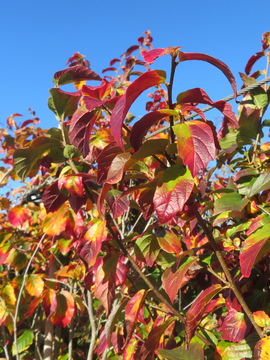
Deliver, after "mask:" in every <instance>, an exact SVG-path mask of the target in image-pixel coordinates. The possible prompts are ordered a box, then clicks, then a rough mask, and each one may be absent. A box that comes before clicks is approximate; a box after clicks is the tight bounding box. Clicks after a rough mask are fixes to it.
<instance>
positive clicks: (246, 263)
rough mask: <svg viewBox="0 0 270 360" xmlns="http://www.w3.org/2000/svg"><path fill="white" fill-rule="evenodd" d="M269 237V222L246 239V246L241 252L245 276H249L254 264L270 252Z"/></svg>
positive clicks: (242, 268) (242, 269)
mask: <svg viewBox="0 0 270 360" xmlns="http://www.w3.org/2000/svg"><path fill="white" fill-rule="evenodd" d="M269 237H270V223H267V224H265V225H264V226H263V227H262V228H260V229H258V230H257V231H255V232H254V233H252V234H251V235H250V236H249V237H248V238H247V239H246V240H245V246H246V248H245V250H244V253H242V254H240V266H241V272H242V274H243V276H245V277H249V276H250V273H251V270H252V267H253V265H254V264H256V263H257V262H258V261H259V260H260V259H261V258H262V257H263V256H264V255H265V254H267V253H268V252H270V243H269V241H268V240H269Z"/></svg>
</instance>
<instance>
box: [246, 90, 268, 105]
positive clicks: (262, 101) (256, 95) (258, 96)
mask: <svg viewBox="0 0 270 360" xmlns="http://www.w3.org/2000/svg"><path fill="white" fill-rule="evenodd" d="M250 95H251V97H252V100H253V101H254V104H255V106H256V108H257V109H262V108H264V107H265V106H267V104H268V96H267V93H266V92H265V90H264V89H263V88H262V87H261V86H259V87H257V88H255V89H253V90H251V91H250Z"/></svg>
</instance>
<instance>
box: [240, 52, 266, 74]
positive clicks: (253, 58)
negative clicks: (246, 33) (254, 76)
mask: <svg viewBox="0 0 270 360" xmlns="http://www.w3.org/2000/svg"><path fill="white" fill-rule="evenodd" d="M262 56H264V52H263V51H259V52H257V53H256V55H252V56H251V58H250V59H249V60H248V62H247V65H246V67H245V73H246V74H247V75H249V74H250V71H251V69H252V67H253V65H254V64H255V62H257V61H258V60H259V59H260V58H261V57H262Z"/></svg>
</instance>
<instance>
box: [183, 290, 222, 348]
mask: <svg viewBox="0 0 270 360" xmlns="http://www.w3.org/2000/svg"><path fill="white" fill-rule="evenodd" d="M221 289H222V286H221V285H220V284H216V285H212V286H210V287H209V288H208V289H206V290H204V292H203V293H201V294H200V295H199V296H198V297H197V298H196V300H195V302H194V303H193V304H192V305H191V308H190V309H189V310H188V312H187V317H186V324H185V333H186V340H185V347H186V349H188V346H189V343H190V340H191V338H192V336H193V334H194V332H195V330H196V328H197V326H198V325H199V324H200V322H201V320H202V317H203V314H204V311H205V308H206V306H207V304H208V302H209V301H210V300H211V299H212V298H213V297H214V296H215V295H216V294H217V293H218V292H219V291H220V290H221Z"/></svg>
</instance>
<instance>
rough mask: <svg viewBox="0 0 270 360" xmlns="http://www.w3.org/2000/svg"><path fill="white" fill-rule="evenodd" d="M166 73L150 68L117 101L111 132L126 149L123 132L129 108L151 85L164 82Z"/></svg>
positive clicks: (112, 117)
mask: <svg viewBox="0 0 270 360" xmlns="http://www.w3.org/2000/svg"><path fill="white" fill-rule="evenodd" d="M165 79H166V73H165V72H164V71H162V70H150V71H147V72H146V73H144V74H142V75H141V76H140V77H139V78H138V79H136V80H135V81H134V82H133V83H132V84H131V85H130V86H129V87H128V88H127V91H126V92H125V94H124V95H122V96H121V98H120V99H119V100H118V102H117V103H116V105H115V107H114V109H113V111H112V116H111V132H112V135H113V136H114V138H115V141H116V142H117V144H118V145H119V147H120V148H121V149H123V150H124V147H123V144H122V139H121V133H122V125H123V122H124V119H125V117H126V115H127V113H128V110H129V108H130V106H131V105H132V103H133V102H134V101H135V100H136V99H137V97H138V96H139V95H140V94H141V93H142V92H143V91H144V90H146V89H148V88H149V87H151V86H154V85H158V84H161V83H164V82H165Z"/></svg>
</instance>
